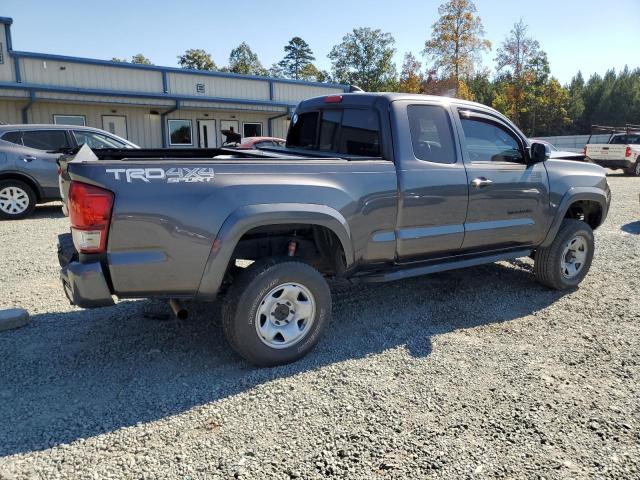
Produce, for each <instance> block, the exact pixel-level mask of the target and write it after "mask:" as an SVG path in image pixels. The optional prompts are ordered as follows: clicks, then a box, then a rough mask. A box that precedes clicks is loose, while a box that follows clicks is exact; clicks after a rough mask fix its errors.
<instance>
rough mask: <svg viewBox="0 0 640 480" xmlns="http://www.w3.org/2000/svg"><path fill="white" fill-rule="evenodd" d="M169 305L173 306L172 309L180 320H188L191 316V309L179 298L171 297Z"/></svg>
mask: <svg viewBox="0 0 640 480" xmlns="http://www.w3.org/2000/svg"><path fill="white" fill-rule="evenodd" d="M169 306H170V307H171V311H172V312H173V314H174V315H175V316H176V318H177V319H178V320H186V319H187V318H189V310H187V309H186V308H184V307H183V306H182V302H180V300H178V299H177V298H171V299H169Z"/></svg>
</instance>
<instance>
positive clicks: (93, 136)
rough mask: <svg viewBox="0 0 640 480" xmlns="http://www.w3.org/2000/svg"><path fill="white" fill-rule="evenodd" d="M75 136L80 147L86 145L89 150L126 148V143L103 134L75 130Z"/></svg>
mask: <svg viewBox="0 0 640 480" xmlns="http://www.w3.org/2000/svg"><path fill="white" fill-rule="evenodd" d="M73 136H74V137H76V142H78V145H82V144H85V143H86V144H87V145H88V146H89V148H126V145H125V144H124V143H122V142H120V141H118V140H116V139H115V138H111V137H108V136H106V135H102V134H101V133H96V132H88V131H82V130H74V131H73Z"/></svg>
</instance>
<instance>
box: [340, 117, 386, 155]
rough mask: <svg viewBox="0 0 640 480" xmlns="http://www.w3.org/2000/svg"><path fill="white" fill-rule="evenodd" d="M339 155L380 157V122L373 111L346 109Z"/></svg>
mask: <svg viewBox="0 0 640 480" xmlns="http://www.w3.org/2000/svg"><path fill="white" fill-rule="evenodd" d="M337 150H338V152H339V153H347V154H349V155H362V156H365V157H379V156H380V121H379V120H378V115H377V114H376V112H375V111H372V110H355V109H345V110H344V113H343V115H342V129H341V131H340V143H339V145H338V149H337Z"/></svg>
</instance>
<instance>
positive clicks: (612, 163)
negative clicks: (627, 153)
mask: <svg viewBox="0 0 640 480" xmlns="http://www.w3.org/2000/svg"><path fill="white" fill-rule="evenodd" d="M587 161H591V162H593V163H595V164H596V165H600V166H601V167H604V168H629V167H631V166H632V165H633V164H634V163H635V162H634V161H633V160H632V159H631V158H629V159H628V160H595V159H593V158H588V157H587Z"/></svg>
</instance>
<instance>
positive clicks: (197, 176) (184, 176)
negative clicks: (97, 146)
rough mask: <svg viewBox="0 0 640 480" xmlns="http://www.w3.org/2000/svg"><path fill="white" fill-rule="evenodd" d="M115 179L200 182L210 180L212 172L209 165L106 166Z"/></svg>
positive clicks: (127, 180) (107, 171)
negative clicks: (161, 166) (160, 166)
mask: <svg viewBox="0 0 640 480" xmlns="http://www.w3.org/2000/svg"><path fill="white" fill-rule="evenodd" d="M105 172H106V173H110V174H112V175H113V176H114V178H115V179H116V180H125V181H126V182H127V183H132V182H133V181H135V180H140V181H143V182H146V183H149V182H152V181H157V180H163V181H165V182H166V183H202V182H212V181H213V177H214V173H213V168H210V167H172V168H167V169H164V168H107V169H106V170H105Z"/></svg>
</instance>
